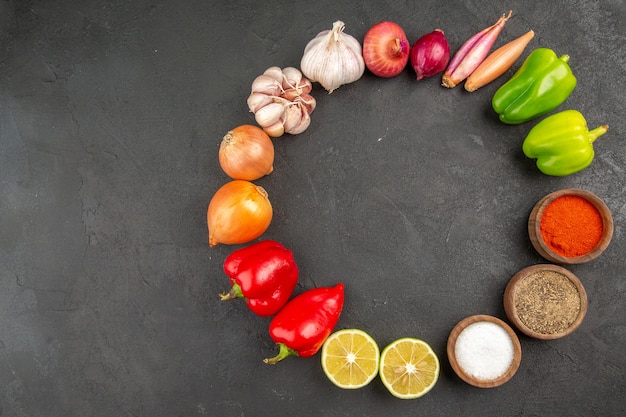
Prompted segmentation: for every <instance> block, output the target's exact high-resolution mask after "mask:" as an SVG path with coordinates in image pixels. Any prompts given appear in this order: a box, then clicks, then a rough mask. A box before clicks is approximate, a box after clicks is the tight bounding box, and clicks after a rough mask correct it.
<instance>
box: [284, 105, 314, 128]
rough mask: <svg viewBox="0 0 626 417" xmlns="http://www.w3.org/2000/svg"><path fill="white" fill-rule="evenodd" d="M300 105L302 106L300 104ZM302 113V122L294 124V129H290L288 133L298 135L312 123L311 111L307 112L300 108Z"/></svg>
mask: <svg viewBox="0 0 626 417" xmlns="http://www.w3.org/2000/svg"><path fill="white" fill-rule="evenodd" d="M298 107H300V106H298ZM300 113H301V114H302V118H301V119H300V123H298V124H297V125H296V126H294V127H293V128H292V129H290V130H289V131H288V132H287V133H289V134H291V135H298V134H300V133H302V132H304V131H305V130H306V129H307V128H308V127H309V125H310V124H311V116H309V113H307V112H306V110H304V109H302V108H300Z"/></svg>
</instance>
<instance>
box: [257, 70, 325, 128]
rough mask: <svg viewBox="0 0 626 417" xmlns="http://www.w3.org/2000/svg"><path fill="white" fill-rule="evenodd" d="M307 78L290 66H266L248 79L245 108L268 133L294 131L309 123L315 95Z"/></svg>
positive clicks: (305, 126)
mask: <svg viewBox="0 0 626 417" xmlns="http://www.w3.org/2000/svg"><path fill="white" fill-rule="evenodd" d="M312 89H313V85H312V84H311V81H310V80H308V79H307V78H306V77H304V75H302V72H301V71H300V70H299V69H297V68H294V67H286V68H282V69H281V68H280V67H270V68H268V69H266V70H265V71H264V72H263V74H261V75H259V76H258V77H256V78H255V79H254V81H252V88H251V92H250V95H249V96H248V100H247V104H248V109H250V111H251V112H252V113H254V119H255V120H256V122H257V123H258V124H259V126H261V127H262V128H263V130H264V131H265V133H267V134H268V135H269V136H271V137H274V138H277V137H279V136H282V135H283V134H284V133H289V134H291V135H297V134H299V133H302V132H304V131H305V130H306V129H307V128H308V127H309V125H310V123H311V117H310V114H311V112H312V111H313V110H315V105H316V102H315V99H314V98H313V97H312V96H311V95H310V94H309V93H310V92H311V90H312Z"/></svg>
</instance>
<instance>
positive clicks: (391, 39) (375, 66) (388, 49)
mask: <svg viewBox="0 0 626 417" xmlns="http://www.w3.org/2000/svg"><path fill="white" fill-rule="evenodd" d="M409 49H410V45H409V41H408V39H407V37H406V35H405V33H404V30H402V28H401V27H400V26H399V25H398V24H397V23H394V22H386V21H385V22H379V23H376V24H375V25H374V26H372V27H371V28H370V29H369V30H368V31H367V33H366V34H365V38H364V39H363V60H364V61H365V66H367V69H369V70H370V71H371V72H372V73H373V74H374V75H377V76H379V77H384V78H391V77H395V76H396V75H398V74H400V73H401V72H402V70H403V69H404V67H406V64H407V62H408V61H409Z"/></svg>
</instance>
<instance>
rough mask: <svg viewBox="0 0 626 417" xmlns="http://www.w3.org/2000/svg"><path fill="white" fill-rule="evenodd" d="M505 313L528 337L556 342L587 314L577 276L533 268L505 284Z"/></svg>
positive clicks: (555, 267)
mask: <svg viewBox="0 0 626 417" xmlns="http://www.w3.org/2000/svg"><path fill="white" fill-rule="evenodd" d="M549 274H552V275H549ZM561 284H564V285H565V286H564V287H563V286H561ZM564 288H565V290H564ZM570 303H571V304H570ZM576 303H579V307H578V310H577V309H576V308H575V307H574V305H575V304H576ZM568 306H572V307H568ZM504 311H505V312H506V316H507V318H508V319H509V321H510V322H511V323H512V324H513V325H514V326H515V327H517V328H518V329H519V330H520V331H521V332H522V333H524V334H526V335H527V336H530V337H533V338H535V339H541V340H552V339H559V338H561V337H565V336H567V335H569V334H571V333H572V332H573V331H574V330H576V329H577V328H578V326H580V324H581V323H582V321H583V319H584V318H585V314H586V313H587V293H586V292H585V288H584V287H583V285H582V283H581V282H580V280H579V279H578V278H577V277H576V275H574V274H573V273H572V272H571V271H569V270H567V269H565V268H564V267H562V266H559V265H552V264H541V265H532V266H529V267H526V268H524V269H522V270H521V271H519V272H517V273H516V274H515V275H513V277H512V278H511V280H510V281H509V283H508V284H507V286H506V289H505V290H504Z"/></svg>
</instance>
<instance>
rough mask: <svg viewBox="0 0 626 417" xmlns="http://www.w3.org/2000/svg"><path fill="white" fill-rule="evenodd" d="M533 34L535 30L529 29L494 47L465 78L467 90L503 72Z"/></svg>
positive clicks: (520, 52) (518, 55)
mask: <svg viewBox="0 0 626 417" xmlns="http://www.w3.org/2000/svg"><path fill="white" fill-rule="evenodd" d="M534 36H535V32H533V31H532V30H530V31H528V32H526V33H525V34H523V35H522V36H520V37H519V38H517V39H514V40H512V41H511V42H509V43H507V44H506V45H503V46H501V47H500V48H498V49H496V50H495V51H494V52H493V53H492V54H491V55H489V56H488V57H487V58H485V60H484V61H483V62H482V63H481V64H480V65H479V66H478V68H476V69H475V70H474V72H472V74H471V75H470V76H469V77H468V78H467V80H466V81H465V89H466V90H467V91H469V92H472V91H476V90H478V89H479V88H480V87H484V86H485V85H487V84H489V83H490V82H492V81H493V80H495V79H496V78H498V77H499V76H501V75H502V74H504V73H505V72H506V71H507V70H508V69H509V68H511V67H512V66H513V64H514V63H515V61H517V59H518V58H519V57H520V56H521V55H522V52H524V49H525V48H526V45H528V43H529V42H530V41H531V39H532V38H533V37H534Z"/></svg>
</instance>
